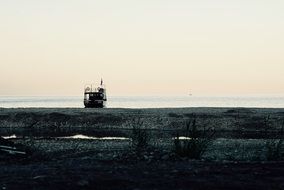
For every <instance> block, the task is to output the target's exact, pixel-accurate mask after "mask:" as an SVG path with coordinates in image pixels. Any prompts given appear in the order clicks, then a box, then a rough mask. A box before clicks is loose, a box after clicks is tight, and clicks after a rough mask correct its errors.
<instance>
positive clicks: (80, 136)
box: [58, 135, 129, 140]
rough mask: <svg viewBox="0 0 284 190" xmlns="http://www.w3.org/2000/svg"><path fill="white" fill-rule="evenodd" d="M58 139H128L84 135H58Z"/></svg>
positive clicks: (123, 138) (124, 138)
mask: <svg viewBox="0 0 284 190" xmlns="http://www.w3.org/2000/svg"><path fill="white" fill-rule="evenodd" d="M58 138H59V139H88V140H129V138H126V137H92V136H86V135H73V136H67V137H58Z"/></svg>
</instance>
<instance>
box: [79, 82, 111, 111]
mask: <svg viewBox="0 0 284 190" xmlns="http://www.w3.org/2000/svg"><path fill="white" fill-rule="evenodd" d="M106 103H107V96H106V88H105V85H104V84H103V80H102V79H101V83H100V85H93V84H90V85H86V86H85V91H84V105H85V108H104V107H106Z"/></svg>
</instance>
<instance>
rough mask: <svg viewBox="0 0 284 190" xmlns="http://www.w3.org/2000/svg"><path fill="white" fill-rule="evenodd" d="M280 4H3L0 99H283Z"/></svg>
mask: <svg viewBox="0 0 284 190" xmlns="http://www.w3.org/2000/svg"><path fill="white" fill-rule="evenodd" d="M283 8H284V1H283V0H238V1H236V0H214V1H212V0H198V1H196V0H119V1H118V0H25V1H23V0H7V1H5V0H0V96H5V95H9V96H10V95H11V96H61V95H62V96H65V95H70V96H73V95H81V94H82V93H83V88H84V86H85V85H86V84H89V83H99V82H100V79H101V78H103V79H104V82H105V84H106V86H107V90H108V94H109V95H142V96H144V95H180V96H183V95H188V94H189V93H193V94H194V95H220V96H222V95H250V94H255V95H260V94H280V95H284V11H283Z"/></svg>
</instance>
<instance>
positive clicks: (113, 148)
mask: <svg viewBox="0 0 284 190" xmlns="http://www.w3.org/2000/svg"><path fill="white" fill-rule="evenodd" d="M193 120H195V122H196V126H197V129H198V130H199V131H202V130H203V129H205V128H206V129H207V128H208V129H209V128H210V129H214V131H215V133H214V138H213V139H212V142H211V143H210V144H209V145H208V147H206V150H205V152H204V154H202V157H201V158H200V159H191V158H187V157H182V156H178V155H177V154H176V153H175V152H174V151H173V149H174V139H175V138H176V137H177V134H178V135H179V136H180V137H183V136H186V134H187V133H186V123H187V122H190V121H193ZM283 120H284V109H252V108H168V109H78V108H60V109H59V108H26V109H24V108H14V109H4V108H1V109H0V134H1V136H2V137H4V138H6V139H7V140H9V141H11V142H13V143H15V144H20V145H22V146H26V147H28V149H29V150H30V152H31V153H30V156H28V157H26V158H21V159H18V158H15V157H13V156H12V157H11V158H9V160H7V158H2V159H1V161H0V167H1V169H0V179H1V182H0V188H1V187H2V189H3V188H6V189H18V188H20V187H21V188H31V189H49V188H50V187H55V188H56V189H78V188H83V189H149V188H151V189H155V188H156V189H173V188H175V189H282V188H283V187H284V182H283V181H284V177H283V176H284V175H283V174H284V163H283V161H282V159H280V160H279V159H277V160H276V159H275V160H273V159H268V156H267V142H270V141H271V142H274V141H273V140H275V138H276V137H278V135H279V132H280V129H281V126H282V124H283ZM135 127H136V128H137V127H138V129H139V130H142V132H144V133H143V134H144V135H145V136H146V137H147V145H148V146H147V148H146V149H145V150H143V152H142V153H139V155H137V152H135V150H133V147H132V146H133V145H132V142H133V138H134V136H133V134H134V128H135ZM281 151H282V150H281Z"/></svg>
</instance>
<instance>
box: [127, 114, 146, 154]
mask: <svg viewBox="0 0 284 190" xmlns="http://www.w3.org/2000/svg"><path fill="white" fill-rule="evenodd" d="M130 125H131V127H132V129H131V130H132V133H131V147H132V149H133V150H134V151H135V152H136V153H137V154H140V153H141V152H143V151H145V150H146V149H147V148H148V147H149V141H150V135H149V133H148V132H147V129H146V128H145V126H144V122H143V120H141V119H140V118H138V119H134V120H133V122H132V123H131V124H130Z"/></svg>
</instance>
